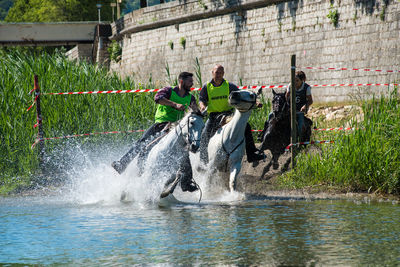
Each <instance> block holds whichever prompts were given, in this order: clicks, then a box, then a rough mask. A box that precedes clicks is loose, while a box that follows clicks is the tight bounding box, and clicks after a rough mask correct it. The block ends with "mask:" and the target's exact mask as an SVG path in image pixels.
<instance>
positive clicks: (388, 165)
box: [282, 88, 400, 194]
mask: <svg viewBox="0 0 400 267" xmlns="http://www.w3.org/2000/svg"><path fill="white" fill-rule="evenodd" d="M397 91H398V88H395V89H393V91H391V93H390V97H387V98H384V97H380V98H379V99H377V98H374V99H373V100H372V101H367V102H363V103H361V106H362V109H363V112H364V120H363V122H361V123H356V122H354V123H353V126H354V127H356V128H357V129H358V130H356V131H354V132H347V133H340V134H337V133H336V134H334V133H332V134H330V135H331V136H329V135H328V136H327V138H328V139H330V140H335V144H334V145H320V146H319V147H320V148H321V149H322V151H320V153H304V152H303V153H300V154H299V155H298V157H297V158H296V159H297V161H296V162H297V163H296V164H297V166H296V168H295V170H293V171H290V172H289V173H287V174H286V175H285V177H284V178H283V179H282V183H283V184H285V185H287V186H290V187H297V188H301V187H304V186H309V185H318V186H320V185H323V186H328V187H330V186H332V187H339V188H345V189H346V190H350V191H356V192H379V193H392V194H399V193H400V150H399V148H400V98H399V95H398V93H397ZM333 135H335V136H333ZM330 137H331V138H330Z"/></svg>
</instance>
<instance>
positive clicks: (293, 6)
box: [276, 0, 303, 25]
mask: <svg viewBox="0 0 400 267" xmlns="http://www.w3.org/2000/svg"><path fill="white" fill-rule="evenodd" d="M285 5H287V7H285ZM299 7H303V1H302V0H301V1H298V0H296V1H290V2H283V3H279V4H276V9H277V10H278V12H277V14H278V15H277V20H278V24H279V25H282V19H283V18H284V17H285V10H286V9H288V10H289V13H290V16H291V17H292V20H293V22H295V21H296V14H297V10H298V9H299Z"/></svg>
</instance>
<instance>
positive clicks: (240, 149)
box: [207, 90, 257, 192]
mask: <svg viewBox="0 0 400 267" xmlns="http://www.w3.org/2000/svg"><path fill="white" fill-rule="evenodd" d="M256 99H257V94H256V93H254V92H252V91H246V90H240V91H233V92H232V93H231V94H230V95H229V100H228V101H229V104H230V105H231V106H233V107H234V108H235V113H234V115H233V117H232V119H231V120H230V121H229V122H228V123H227V124H225V125H224V126H222V127H221V128H219V129H218V130H217V132H216V133H215V134H214V136H213V137H211V138H210V142H209V144H208V148H207V150H208V160H209V164H208V166H209V167H211V170H212V172H213V174H216V173H217V172H219V173H227V171H229V190H230V191H231V192H233V191H235V190H236V186H237V177H238V175H239V173H240V170H241V168H242V158H243V155H244V152H245V141H244V138H245V137H244V132H245V128H246V123H247V121H248V120H249V117H250V114H251V110H252V109H253V108H254V107H255V105H256ZM213 176H214V175H213ZM210 177H211V176H210ZM209 179H211V178H209Z"/></svg>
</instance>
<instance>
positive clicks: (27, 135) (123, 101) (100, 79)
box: [0, 50, 155, 191]
mask: <svg viewBox="0 0 400 267" xmlns="http://www.w3.org/2000/svg"><path fill="white" fill-rule="evenodd" d="M0 53H1V55H0V57H1V58H2V60H1V62H0V72H1V76H2V78H1V80H0V87H1V90H0V95H1V97H0V107H1V111H2V112H1V117H0V125H1V126H0V131H1V135H0V136H1V137H0V138H1V140H0V141H1V142H0V156H1V158H2V159H3V160H2V161H1V162H0V171H1V178H0V187H2V188H3V189H2V190H3V191H7V189H4V188H9V189H12V188H13V187H14V185H15V184H21V185H27V184H29V183H30V182H31V181H30V177H32V176H34V175H37V170H38V160H37V152H38V151H37V150H36V149H34V150H31V149H30V146H31V144H32V143H33V142H34V140H35V137H36V135H37V129H34V128H33V125H34V123H35V122H36V114H35V107H34V108H33V109H31V110H30V111H29V112H26V109H27V108H28V107H29V106H30V105H31V104H32V102H33V96H31V95H29V94H28V92H29V91H30V90H31V89H32V88H33V76H34V74H37V75H38V76H39V85H40V88H41V92H65V91H97V90H119V89H121V90H126V89H134V88H149V87H152V86H153V85H152V84H151V81H149V82H148V83H147V84H140V83H136V82H135V81H134V79H133V77H127V78H126V79H124V80H121V79H120V78H119V77H118V76H117V75H115V74H109V73H108V72H107V70H105V69H103V68H101V67H99V66H93V65H91V64H87V63H85V62H80V63H76V62H71V61H68V60H67V59H66V58H65V57H64V56H63V54H62V53H60V52H57V53H55V54H52V55H50V54H47V53H40V54H35V53H26V52H21V51H19V50H10V51H4V50H0ZM153 96H154V94H149V93H143V94H142V93H137V94H118V95H116V94H113V95H66V96H64V95H59V96H46V95H42V96H41V107H42V115H43V128H44V137H55V136H63V135H69V134H78V133H90V132H101V131H110V130H120V131H125V130H132V129H144V128H147V127H148V126H149V125H150V124H151V123H152V122H153V116H154V113H155V103H154V101H153ZM136 136H137V135H136ZM136 136H135V134H132V135H129V137H128V138H132V139H133V138H135V137H136ZM105 138H107V140H110V139H111V140H113V141H115V142H116V143H118V142H121V136H117V135H108V136H107V137H104V136H94V137H90V138H79V141H78V142H82V143H90V142H91V143H101V142H102V141H104V139H105ZM61 143H62V140H60V141H57V140H56V141H52V142H46V156H47V157H48V158H51V155H52V151H53V149H55V148H56V147H57V146H58V145H59V144H61ZM16 177H17V178H16Z"/></svg>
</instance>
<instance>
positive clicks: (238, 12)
mask: <svg viewBox="0 0 400 267" xmlns="http://www.w3.org/2000/svg"><path fill="white" fill-rule="evenodd" d="M330 6H331V2H330V1H326V0H304V1H286V2H285V1H283V2H282V1H271V0H269V1H266V0H242V1H237V0H236V1H232V0H231V1H229V0H228V1H224V2H222V1H207V0H187V1H185V2H180V1H174V2H169V3H166V4H162V5H157V6H152V7H148V8H144V9H140V10H137V11H134V12H132V13H130V14H127V15H126V16H124V17H123V18H121V19H120V20H119V21H118V22H117V23H114V24H113V25H112V28H113V35H112V36H111V39H115V40H118V41H119V42H120V44H121V46H122V60H121V61H120V62H119V63H112V64H111V69H112V70H113V71H116V72H119V73H120V74H121V75H123V76H126V75H134V76H135V79H136V80H139V81H142V82H146V81H147V80H148V78H149V77H150V75H151V76H152V79H153V81H156V82H157V84H159V85H160V86H162V85H166V71H165V68H166V66H167V64H168V66H169V69H170V72H171V73H172V75H173V76H177V75H178V74H179V72H181V71H191V72H195V63H194V60H195V59H196V58H198V60H199V62H200V67H201V73H202V77H203V82H205V81H206V80H208V79H209V78H210V76H211V68H212V66H213V65H214V64H215V63H221V64H223V65H224V66H225V73H226V75H225V77H226V78H227V79H228V80H229V81H232V82H234V83H237V84H239V83H240V81H241V82H242V83H243V85H271V84H274V85H280V84H287V83H288V82H289V81H290V55H291V54H295V55H296V57H297V66H298V69H301V70H305V72H306V74H307V78H308V83H310V84H334V83H335V84H344V83H393V82H394V81H397V82H398V81H399V80H400V73H399V72H397V73H388V72H372V71H371V72H365V71H332V70H326V69H324V70H306V69H305V67H307V66H315V67H323V68H327V67H348V68H370V69H381V70H400V2H399V1H395V0H386V1H385V0H384V1H362V0H355V1H354V0H341V1H335V2H333V9H331V10H332V11H333V10H337V11H338V14H339V20H338V24H337V26H335V25H334V24H333V23H332V22H331V20H330V19H329V18H328V17H327V15H328V13H329V12H330ZM181 38H184V39H185V40H186V44H185V47H183V46H182V45H181V43H180V40H181ZM171 43H173V49H171V46H170V44H171ZM382 89H385V88H384V87H376V86H375V87H364V88H356V87H323V88H320V87H315V88H313V95H314V99H315V100H316V101H320V102H323V101H344V100H348V99H349V95H352V94H353V95H354V94H355V95H358V94H362V93H367V94H371V93H372V92H379V91H380V90H382Z"/></svg>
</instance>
